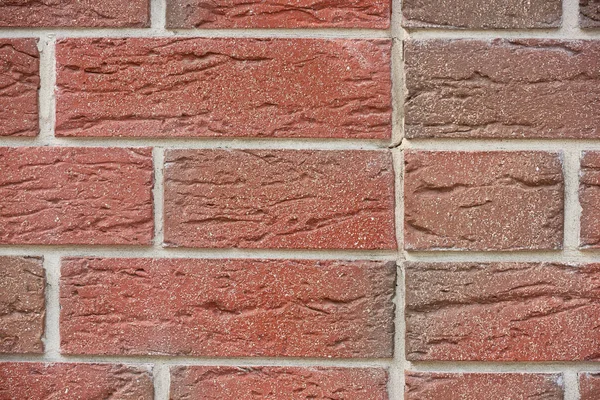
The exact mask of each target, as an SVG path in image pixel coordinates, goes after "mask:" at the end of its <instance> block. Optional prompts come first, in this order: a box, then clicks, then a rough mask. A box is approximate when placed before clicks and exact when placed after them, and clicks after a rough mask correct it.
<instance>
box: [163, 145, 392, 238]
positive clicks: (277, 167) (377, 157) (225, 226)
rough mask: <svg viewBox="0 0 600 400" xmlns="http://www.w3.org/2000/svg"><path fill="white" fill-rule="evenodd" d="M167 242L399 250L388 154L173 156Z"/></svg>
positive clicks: (169, 170) (167, 180)
mask: <svg viewBox="0 0 600 400" xmlns="http://www.w3.org/2000/svg"><path fill="white" fill-rule="evenodd" d="M165 158H166V167H165V233H164V236H165V243H166V244H167V245H169V246H184V247H220V248H226V247H244V248H302V249H394V248H395V247H396V242H395V234H394V171H393V166H392V160H391V156H390V154H389V152H387V151H311V150H308V151H296V150H172V151H167V153H166V155H165Z"/></svg>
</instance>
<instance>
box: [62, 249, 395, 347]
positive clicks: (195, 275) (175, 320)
mask: <svg viewBox="0 0 600 400" xmlns="http://www.w3.org/2000/svg"><path fill="white" fill-rule="evenodd" d="M394 277H395V265H394V264H393V263H384V262H367V261H356V262H350V261H292V260H214V259H213V260H205V259H154V260H152V259H65V260H63V267H62V278H61V306H62V308H61V341H62V345H61V348H62V350H63V352H64V353H67V354H140V355H144V354H171V355H186V356H217V357H237V356H290V357H390V356H391V355H392V341H393V331H394V325H393V315H394V306H393V304H392V297H393V294H394Z"/></svg>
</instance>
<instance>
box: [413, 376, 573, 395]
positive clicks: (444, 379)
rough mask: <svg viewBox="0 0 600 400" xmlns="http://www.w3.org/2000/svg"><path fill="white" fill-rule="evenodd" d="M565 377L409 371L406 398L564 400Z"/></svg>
mask: <svg viewBox="0 0 600 400" xmlns="http://www.w3.org/2000/svg"><path fill="white" fill-rule="evenodd" d="M562 380H563V378H562V376H560V375H549V374H513V373H510V374H507V373H499V374H450V373H428V372H407V373H406V391H405V397H404V398H405V399H406V400H442V399H443V400H464V399H469V400H525V399H530V400H563V384H562Z"/></svg>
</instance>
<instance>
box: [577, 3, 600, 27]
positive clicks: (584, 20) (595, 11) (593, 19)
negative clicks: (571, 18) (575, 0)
mask: <svg viewBox="0 0 600 400" xmlns="http://www.w3.org/2000/svg"><path fill="white" fill-rule="evenodd" d="M579 12H580V14H579V25H580V26H581V27H582V28H600V0H579Z"/></svg>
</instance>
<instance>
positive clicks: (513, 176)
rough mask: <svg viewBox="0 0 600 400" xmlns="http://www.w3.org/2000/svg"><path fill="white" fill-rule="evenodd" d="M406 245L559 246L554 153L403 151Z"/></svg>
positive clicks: (559, 196) (558, 175)
mask: <svg viewBox="0 0 600 400" xmlns="http://www.w3.org/2000/svg"><path fill="white" fill-rule="evenodd" d="M404 171H405V172H404V207H405V217H404V246H405V248H406V249H407V250H439V249H443V250H479V251H486V250H524V249H559V248H561V247H562V238H563V234H562V228H563V176H562V166H561V161H560V159H559V154H557V153H546V152H534V151H531V152H527V151H522V152H444V151H441V152H428V151H407V152H406V154H405V170H404Z"/></svg>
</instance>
